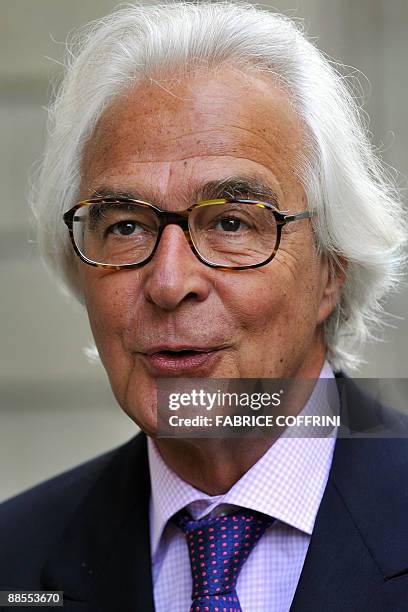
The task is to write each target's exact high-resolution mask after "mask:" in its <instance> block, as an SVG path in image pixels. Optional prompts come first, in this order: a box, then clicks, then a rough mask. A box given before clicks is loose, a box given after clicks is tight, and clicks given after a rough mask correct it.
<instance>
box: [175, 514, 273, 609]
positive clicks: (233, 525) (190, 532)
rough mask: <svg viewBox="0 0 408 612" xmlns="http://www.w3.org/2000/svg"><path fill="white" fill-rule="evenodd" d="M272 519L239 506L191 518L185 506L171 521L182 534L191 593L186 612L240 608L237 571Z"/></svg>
mask: <svg viewBox="0 0 408 612" xmlns="http://www.w3.org/2000/svg"><path fill="white" fill-rule="evenodd" d="M273 521H274V519H273V518H271V517H270V516H266V515H265V514H261V513H260V512H255V511H253V510H247V509H245V508H242V509H240V510H238V511H237V512H234V513H233V514H227V515H225V516H217V517H215V518H204V519H201V520H199V521H194V520H193V519H192V518H191V516H190V515H189V514H188V513H186V511H185V510H182V511H180V512H179V513H177V514H176V515H175V517H174V518H173V522H174V523H175V524H176V525H177V526H178V527H180V529H182V530H183V531H184V533H185V534H186V538H187V543H188V549H189V553H190V563H191V572H192V577H193V593H192V599H193V601H192V604H191V608H190V612H242V608H241V605H240V603H239V599H238V595H237V592H236V589H235V587H236V584H237V580H238V576H239V572H240V571H241V569H242V566H243V565H244V563H245V561H246V560H247V558H248V555H249V553H250V552H251V550H252V549H253V548H254V546H255V545H256V543H257V542H258V540H259V538H260V537H261V536H262V535H263V533H264V532H265V530H266V529H267V528H268V527H269V526H270V525H271V524H272V523H273Z"/></svg>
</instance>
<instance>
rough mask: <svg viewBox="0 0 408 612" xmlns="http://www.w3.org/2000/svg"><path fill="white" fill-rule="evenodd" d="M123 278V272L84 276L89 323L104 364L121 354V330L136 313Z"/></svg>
mask: <svg viewBox="0 0 408 612" xmlns="http://www.w3.org/2000/svg"><path fill="white" fill-rule="evenodd" d="M91 272H94V271H93V270H91ZM121 276H122V273H121V272H118V273H115V272H113V273H112V272H110V273H107V272H105V271H104V272H99V271H97V273H96V274H95V273H94V274H92V275H91V274H88V275H87V274H85V276H84V281H85V282H84V296H85V303H86V307H87V310H88V317H89V322H90V325H91V328H92V332H93V335H94V338H95V342H96V345H97V347H98V349H99V352H100V356H101V358H102V360H103V361H104V360H105V359H109V356H110V355H111V354H112V353H116V352H117V350H118V345H119V346H120V344H121V330H123V328H124V326H126V324H127V321H128V318H129V313H130V312H131V310H132V303H131V302H129V298H130V296H129V295H127V294H126V293H124V291H123V282H122V281H121V278H120V277H121Z"/></svg>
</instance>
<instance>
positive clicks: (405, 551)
mask: <svg viewBox="0 0 408 612" xmlns="http://www.w3.org/2000/svg"><path fill="white" fill-rule="evenodd" d="M348 389H349V398H348V400H349V401H348V403H347V410H348V415H347V420H348V423H353V422H354V423H356V422H357V424H358V423H361V422H363V423H365V424H367V423H369V422H370V418H372V412H371V410H372V406H371V404H372V401H370V400H367V398H366V396H364V395H363V394H362V393H361V392H360V391H359V390H358V389H357V387H355V386H354V385H353V384H352V383H351V384H350V385H349V386H348ZM350 392H351V396H350ZM383 410H384V418H383V417H382V416H381V418H380V419H379V420H380V421H381V422H385V421H386V420H387V419H388V420H393V419H394V417H393V416H392V413H391V411H388V410H386V409H383ZM356 413H358V414H357V415H356ZM352 433H353V432H352ZM406 457H407V441H406V440H404V439H399V440H398V439H395V438H394V439H392V438H388V439H387V438H386V437H383V438H380V439H367V438H365V439H364V438H353V437H352V435H351V439H350V438H348V439H347V438H338V440H337V442H336V447H335V451H334V456H333V463H332V468H331V471H330V476H329V480H328V483H327V487H326V490H325V493H324V495H323V499H322V502H321V505H320V508H319V511H318V514H317V517H316V522H315V527H314V530H313V534H312V537H311V541H310V546H309V549H308V553H307V556H306V559H305V564H304V567H303V570H302V574H301V577H300V581H299V584H298V588H297V590H296V593H295V597H294V600H293V602H292V606H291V612H308V611H310V612H327V610H330V612H343V611H344V610H348V611H350V612H351V611H353V612H354V611H355V612H366V611H367V612H368V611H369V610H370V611H371V610H393V612H396V611H397V610H405V609H406V608H405V607H404V606H405V605H406V597H407V595H406V593H407V588H408V530H407V527H406V517H407V516H408V490H407V485H406V471H407V468H406ZM311 477H312V476H311ZM404 594H405V595H404ZM402 602H404V603H403V604H402Z"/></svg>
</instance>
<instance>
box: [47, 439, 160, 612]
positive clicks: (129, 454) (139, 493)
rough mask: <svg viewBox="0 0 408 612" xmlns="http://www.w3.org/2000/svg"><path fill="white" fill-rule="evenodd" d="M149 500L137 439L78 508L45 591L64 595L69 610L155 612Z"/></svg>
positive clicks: (50, 563)
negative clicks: (61, 591) (62, 592)
mask: <svg viewBox="0 0 408 612" xmlns="http://www.w3.org/2000/svg"><path fill="white" fill-rule="evenodd" d="M149 498H150V481H149V466H148V460H147V449H146V437H145V435H144V434H139V435H138V436H136V438H134V439H133V440H131V441H130V442H129V443H128V444H127V445H125V446H124V447H122V448H121V449H119V451H118V453H117V454H116V455H115V456H114V458H113V460H112V461H111V462H110V463H109V464H108V466H107V467H106V468H105V470H104V472H103V473H102V475H101V476H100V477H99V479H98V481H97V482H96V484H95V485H94V486H93V488H92V489H91V490H90V492H89V493H88V495H87V497H86V498H85V499H84V501H83V502H82V503H81V505H80V507H79V508H78V511H77V513H76V515H75V517H74V518H73V520H72V521H71V523H70V524H69V525H68V526H67V528H66V529H65V531H64V533H63V535H62V538H61V541H60V542H59V543H58V545H57V547H56V549H55V550H54V552H53V554H52V556H51V557H50V559H49V561H48V562H47V565H46V566H45V568H44V573H43V582H44V585H45V586H46V587H47V588H54V589H56V590H63V591H64V594H65V596H66V598H67V604H68V605H70V606H71V608H70V609H72V610H76V609H78V611H79V610H82V609H84V607H83V606H84V605H85V604H87V605H89V608H90V609H91V610H95V611H96V610H99V611H101V612H112V610H143V612H153V611H154V604H153V586H152V578H151V569H150V567H151V563H150V537H149ZM75 602H77V604H75ZM79 602H82V607H80V603H79ZM75 605H77V607H75ZM85 609H86V608H85Z"/></svg>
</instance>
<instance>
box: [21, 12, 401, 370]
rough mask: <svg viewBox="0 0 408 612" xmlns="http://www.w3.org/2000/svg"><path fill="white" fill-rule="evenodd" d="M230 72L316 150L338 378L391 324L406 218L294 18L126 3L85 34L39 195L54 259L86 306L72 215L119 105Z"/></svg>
mask: <svg viewBox="0 0 408 612" xmlns="http://www.w3.org/2000/svg"><path fill="white" fill-rule="evenodd" d="M225 63H228V64H231V65H234V66H236V67H237V68H238V69H239V68H243V69H245V67H248V66H252V67H255V69H260V70H262V72H263V73H264V74H265V72H270V73H271V74H272V75H273V78H275V79H276V78H277V79H278V80H279V82H280V83H282V84H283V86H284V87H285V88H286V90H287V91H288V92H289V93H290V97H291V100H292V101H293V104H294V107H295V109H296V111H297V113H298V116H299V117H300V119H301V121H302V122H303V125H304V126H305V129H306V132H307V135H308V141H309V142H308V146H307V148H306V153H305V154H304V157H303V159H302V158H301V156H299V168H298V173H299V178H300V180H301V182H302V184H303V186H304V189H305V192H306V195H307V199H308V206H309V208H310V209H312V210H315V211H317V215H315V217H314V221H313V226H314V231H315V235H316V242H317V244H318V247H319V249H320V251H319V252H321V253H325V254H327V255H328V257H329V260H330V261H331V262H332V263H333V265H334V264H335V262H336V261H338V259H339V256H341V257H343V258H345V259H346V260H347V262H348V265H347V270H346V281H345V284H344V288H343V291H342V296H341V299H340V302H339V303H338V305H337V306H336V308H335V310H334V312H333V313H332V315H331V316H330V317H329V318H328V320H327V322H326V328H325V334H326V343H327V348H328V357H329V360H330V361H331V363H332V365H333V367H334V368H335V369H352V368H353V367H354V366H356V365H358V363H359V354H360V351H361V346H362V342H363V341H364V340H365V339H366V338H367V337H369V336H371V335H372V332H371V330H372V329H373V326H374V325H375V324H378V323H379V322H380V320H381V315H382V312H383V309H382V300H383V298H384V296H385V295H386V294H387V293H389V291H390V290H391V289H393V288H395V287H396V285H397V283H398V282H399V280H400V278H401V274H402V265H403V262H404V256H403V248H402V247H403V245H404V241H405V238H406V220H405V217H404V214H403V208H402V205H401V201H400V198H399V196H398V191H397V189H396V188H395V186H394V185H393V180H392V179H391V177H390V176H388V173H387V172H385V171H384V168H383V167H382V164H381V163H380V161H379V159H377V157H376V155H375V153H374V151H373V147H372V146H371V144H370V142H369V140H368V137H367V134H366V129H365V125H364V121H363V120H362V118H361V113H360V111H359V108H358V105H357V104H356V103H355V101H354V98H353V96H352V94H351V93H350V91H349V89H348V87H347V85H346V84H345V79H344V78H343V77H342V76H341V74H340V73H339V72H337V71H336V69H335V68H334V67H333V65H332V63H331V62H329V61H328V60H327V59H326V58H325V57H324V56H323V54H322V53H321V52H320V51H318V50H317V49H316V48H315V47H314V45H313V44H312V43H311V42H309V41H308V40H307V38H306V36H305V34H304V33H303V32H302V30H301V28H300V26H299V25H298V24H297V23H295V22H294V21H293V20H291V19H289V18H287V17H286V16H283V15H280V14H276V13H273V12H269V11H266V10H262V9H259V8H257V7H255V6H253V5H250V4H246V3H245V4H243V3H239V4H237V3H233V2H219V3H206V2H203V3H202V2H200V3H185V2H177V3H171V4H165V5H153V6H134V5H127V6H125V7H124V8H120V9H119V10H117V11H115V12H113V13H112V14H111V15H108V16H107V17H104V18H103V19H100V20H98V21H95V22H92V23H91V24H89V25H87V26H86V27H85V28H84V29H81V30H80V31H79V33H78V34H77V35H76V36H75V37H74V38H73V39H72V40H71V42H70V43H69V45H68V51H67V54H66V72H65V78H64V79H63V81H62V83H61V85H60V87H59V90H58V92H57V94H56V96H55V99H54V101H53V103H52V104H51V106H50V109H49V136H48V142H47V146H46V150H45V154H44V158H43V160H42V165H41V168H40V172H39V174H38V178H37V180H36V184H35V188H34V191H33V197H32V209H33V211H34V216H35V219H36V221H37V229H38V242H39V245H40V249H41V251H42V253H43V256H44V259H45V261H46V262H47V263H48V264H49V265H50V266H51V268H52V269H53V270H54V271H55V272H56V273H57V276H58V278H59V279H60V280H61V281H62V283H64V286H65V287H67V288H68V289H69V290H70V291H71V292H72V293H74V295H76V297H78V299H79V300H80V301H83V295H82V289H81V286H80V283H79V279H78V275H77V266H76V265H75V262H74V258H75V257H76V255H75V254H74V252H73V249H72V248H71V245H70V242H69V236H68V231H67V229H66V227H65V226H64V224H63V222H62V214H63V212H65V211H66V210H68V209H69V208H71V207H72V206H73V205H74V204H75V203H76V199H77V197H78V189H79V183H80V167H81V159H82V155H83V149H84V145H85V143H86V142H87V140H88V139H89V138H90V136H91V135H92V133H93V130H94V128H95V125H96V123H97V121H98V119H99V118H100V116H101V114H102V112H103V111H104V109H106V107H107V105H108V104H110V103H111V102H112V100H113V99H114V98H115V96H117V95H118V94H119V93H123V91H124V90H126V88H128V87H130V86H133V85H135V84H136V83H137V82H138V81H140V80H145V79H149V78H153V75H157V74H158V73H160V74H166V72H168V73H170V71H171V70H174V69H181V70H183V69H187V70H189V69H191V68H194V67H195V66H197V67H199V66H207V67H208V68H209V69H211V68H217V67H222V66H223V65H224V64H225ZM271 84H272V81H271Z"/></svg>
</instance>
